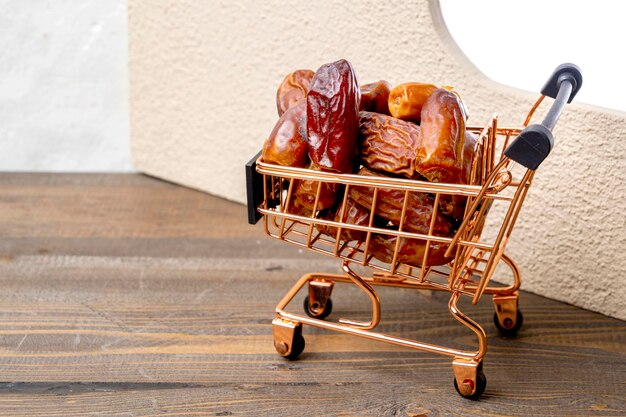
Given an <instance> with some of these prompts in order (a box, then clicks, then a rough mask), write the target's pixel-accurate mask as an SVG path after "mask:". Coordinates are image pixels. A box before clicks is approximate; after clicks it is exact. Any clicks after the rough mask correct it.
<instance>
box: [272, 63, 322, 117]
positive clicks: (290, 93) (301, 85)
mask: <svg viewBox="0 0 626 417" xmlns="http://www.w3.org/2000/svg"><path fill="white" fill-rule="evenodd" d="M314 74H315V73H314V72H313V71H311V70H309V69H301V70H296V71H294V72H292V73H290V74H287V76H286V77H285V79H283V82H282V83H280V86H279V87H278V91H277V92H276V108H277V109H278V115H279V116H282V115H283V113H285V112H286V111H287V110H288V109H290V108H291V107H293V106H295V105H296V104H298V103H299V102H301V101H303V100H306V95H307V93H308V92H309V89H310V88H311V79H312V78H313V75H314Z"/></svg>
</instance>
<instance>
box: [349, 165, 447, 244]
mask: <svg viewBox="0 0 626 417" xmlns="http://www.w3.org/2000/svg"><path fill="white" fill-rule="evenodd" d="M359 175H365V176H379V177H380V176H383V175H382V174H377V173H374V172H372V171H370V170H368V169H367V168H362V169H361V170H360V171H359ZM350 197H352V198H353V199H354V201H356V202H357V203H358V204H360V205H362V206H363V207H365V208H366V209H368V210H371V208H372V204H373V202H374V188H373V187H366V186H352V187H351V188H350ZM406 198H407V207H406V213H405V217H404V222H403V230H405V231H413V232H416V233H422V234H428V231H429V227H430V222H431V218H432V216H433V212H434V205H435V200H434V198H433V197H431V196H430V195H428V194H426V193H419V192H409V193H408V194H407V196H406ZM404 200H405V191H403V190H397V189H392V188H385V187H380V188H379V189H378V192H377V198H376V202H375V206H376V207H375V210H374V213H375V214H376V215H378V216H380V217H382V218H384V219H386V220H388V221H389V222H391V223H393V224H394V225H396V226H399V225H400V222H401V217H402V207H403V205H404ZM452 231H453V230H452V224H451V223H450V221H448V220H447V219H446V218H445V217H444V216H442V215H441V213H439V211H438V210H437V214H436V217H435V221H434V225H433V235H434V236H445V237H447V236H450V234H451V233H452Z"/></svg>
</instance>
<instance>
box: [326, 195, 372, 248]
mask: <svg viewBox="0 0 626 417" xmlns="http://www.w3.org/2000/svg"><path fill="white" fill-rule="evenodd" d="M320 218H322V219H325V220H333V221H335V222H341V223H346V224H347V225H346V226H345V227H342V229H341V235H340V237H339V239H340V240H342V241H344V242H350V241H353V240H365V238H366V236H367V232H364V231H361V230H354V229H351V228H350V226H349V225H357V226H369V224H370V211H369V210H366V209H365V208H364V207H363V206H361V205H359V204H357V203H356V202H355V201H354V200H353V199H352V198H351V197H350V196H348V197H347V199H346V207H345V209H344V212H343V216H341V204H339V205H338V206H337V207H333V208H332V209H330V210H328V211H326V212H325V213H323V214H322V215H321V216H320ZM318 230H319V231H320V232H322V233H324V234H325V235H328V236H332V237H333V238H336V237H337V230H338V228H336V227H334V226H326V225H321V224H318Z"/></svg>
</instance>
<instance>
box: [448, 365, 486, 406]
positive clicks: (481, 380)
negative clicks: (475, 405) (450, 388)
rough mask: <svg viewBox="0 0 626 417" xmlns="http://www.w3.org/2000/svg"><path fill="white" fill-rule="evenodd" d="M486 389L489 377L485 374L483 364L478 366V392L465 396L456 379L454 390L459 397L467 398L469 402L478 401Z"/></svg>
mask: <svg viewBox="0 0 626 417" xmlns="http://www.w3.org/2000/svg"><path fill="white" fill-rule="evenodd" d="M485 388H487V377H486V376H485V373H484V372H483V364H482V362H481V363H480V364H479V365H478V369H477V370H476V391H474V393H473V394H472V395H463V394H462V393H461V391H460V390H459V386H458V384H457V382H456V378H454V389H456V392H458V393H459V395H460V396H461V397H463V398H467V399H468V400H474V401H475V400H478V399H479V398H480V396H481V395H483V392H485Z"/></svg>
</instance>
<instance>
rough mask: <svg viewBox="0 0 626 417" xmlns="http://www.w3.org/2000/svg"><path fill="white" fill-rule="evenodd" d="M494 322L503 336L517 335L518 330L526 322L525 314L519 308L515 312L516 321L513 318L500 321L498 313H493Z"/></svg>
mask: <svg viewBox="0 0 626 417" xmlns="http://www.w3.org/2000/svg"><path fill="white" fill-rule="evenodd" d="M493 323H494V324H495V325H496V327H497V328H498V331H499V332H500V334H501V335H502V336H515V335H516V334H517V331H518V330H519V329H521V328H522V324H523V323H524V315H523V314H522V312H521V311H519V310H517V313H516V314H515V321H512V320H511V319H505V320H504V323H500V320H499V319H498V314H497V313H493Z"/></svg>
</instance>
